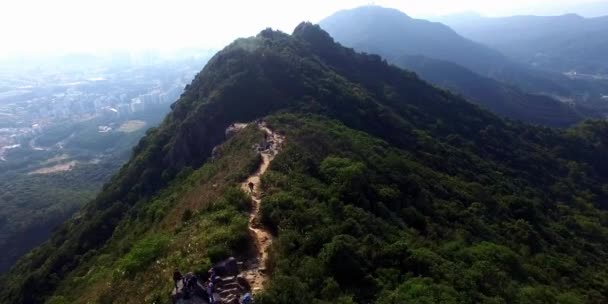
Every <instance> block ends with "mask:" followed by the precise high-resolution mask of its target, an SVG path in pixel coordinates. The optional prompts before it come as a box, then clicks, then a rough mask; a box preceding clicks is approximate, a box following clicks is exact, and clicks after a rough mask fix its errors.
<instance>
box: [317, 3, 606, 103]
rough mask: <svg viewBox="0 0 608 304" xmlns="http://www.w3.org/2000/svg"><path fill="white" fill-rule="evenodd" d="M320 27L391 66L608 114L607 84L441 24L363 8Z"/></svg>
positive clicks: (341, 12)
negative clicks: (534, 63) (455, 72)
mask: <svg viewBox="0 0 608 304" xmlns="http://www.w3.org/2000/svg"><path fill="white" fill-rule="evenodd" d="M320 25H321V26H322V27H323V29H325V30H327V31H328V32H329V33H330V35H332V37H334V38H335V39H336V40H337V41H338V42H340V43H342V44H343V45H345V46H348V47H353V48H355V49H356V50H358V51H363V52H368V53H374V54H379V55H381V56H383V57H384V58H387V60H389V61H390V62H393V63H399V61H398V60H399V59H400V58H401V57H403V56H406V55H410V56H425V57H429V58H432V59H439V60H443V61H448V62H452V63H455V64H458V65H460V66H463V67H465V68H467V69H469V70H471V71H473V72H475V73H477V74H479V75H481V76H484V77H489V78H493V79H496V80H499V81H500V82H503V83H505V84H507V85H509V86H516V87H518V88H520V89H522V90H523V91H524V92H529V93H534V94H542V95H548V96H553V97H557V98H559V99H563V100H572V101H574V102H576V103H577V104H581V105H590V106H593V108H594V109H601V110H602V113H606V109H605V106H604V104H605V103H604V102H602V100H601V96H602V94H605V92H606V89H607V87H608V86H607V85H606V84H605V83H598V82H597V81H589V80H587V79H570V78H568V77H566V76H564V75H563V74H562V73H556V72H551V71H544V70H540V69H536V68H533V67H531V66H529V65H526V64H522V63H519V62H517V61H512V60H510V59H508V58H507V57H505V56H504V55H502V54H500V53H498V52H497V51H494V50H491V49H489V48H487V47H485V46H483V45H480V44H477V43H475V42H472V41H470V40H468V39H465V38H463V37H462V36H460V35H458V34H457V33H456V32H454V31H453V30H452V29H450V28H449V27H447V26H445V25H443V24H441V23H432V22H429V21H425V20H418V19H412V18H410V17H409V16H407V15H405V14H404V13H401V12H400V11H397V10H394V9H388V8H383V7H377V6H364V7H360V8H355V9H352V10H346V11H340V12H337V13H335V14H334V15H332V16H329V17H327V18H326V19H324V20H322V21H321V22H320ZM519 32H520V31H514V32H513V33H519ZM497 36H498V35H497ZM539 41H542V40H539Z"/></svg>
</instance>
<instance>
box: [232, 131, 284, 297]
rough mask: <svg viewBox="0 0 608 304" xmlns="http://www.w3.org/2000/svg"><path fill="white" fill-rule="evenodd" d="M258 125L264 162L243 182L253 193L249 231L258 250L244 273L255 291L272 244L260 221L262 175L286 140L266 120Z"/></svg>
mask: <svg viewBox="0 0 608 304" xmlns="http://www.w3.org/2000/svg"><path fill="white" fill-rule="evenodd" d="M258 127H259V128H260V130H262V131H264V132H265V133H266V140H265V141H264V143H263V144H262V145H261V146H260V147H258V151H259V153H260V155H261V156H262V164H261V165H260V167H259V168H258V170H257V171H256V172H255V173H254V174H252V175H251V176H249V177H248V178H247V180H246V181H244V182H243V183H242V184H241V188H242V189H243V191H245V192H247V193H250V195H251V204H252V208H251V212H250V214H249V231H250V232H251V234H252V236H253V238H254V240H255V245H256V250H257V256H256V258H255V259H254V260H252V261H249V262H247V263H246V270H245V271H243V273H242V274H243V276H244V277H245V278H246V279H247V281H248V282H249V285H250V286H251V290H252V291H253V292H256V291H259V290H261V289H262V288H263V287H264V283H265V282H266V279H267V274H266V267H265V266H266V261H267V260H268V248H269V247H270V245H271V244H272V235H271V234H270V232H268V230H266V229H265V228H264V227H262V224H261V222H260V203H261V197H262V196H261V195H262V193H261V190H260V177H261V176H262V175H263V174H264V173H265V172H266V170H267V169H268V166H269V165H270V162H272V160H273V159H274V157H275V156H276V155H277V154H278V153H279V151H280V150H281V146H282V143H283V141H284V140H285V137H284V136H282V135H279V134H277V133H275V132H273V131H272V130H270V129H269V128H268V127H267V126H266V124H265V123H264V122H260V123H258ZM249 183H253V185H254V187H253V191H250V189H249Z"/></svg>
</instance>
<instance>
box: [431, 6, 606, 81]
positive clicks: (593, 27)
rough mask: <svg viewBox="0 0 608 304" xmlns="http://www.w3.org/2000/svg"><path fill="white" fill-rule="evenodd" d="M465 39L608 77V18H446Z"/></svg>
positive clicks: (549, 66)
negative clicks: (607, 33)
mask: <svg viewBox="0 0 608 304" xmlns="http://www.w3.org/2000/svg"><path fill="white" fill-rule="evenodd" d="M442 21H445V22H446V23H447V24H448V25H449V26H450V27H452V28H454V29H455V30H456V31H457V32H458V33H460V34H461V35H464V36H465V37H467V38H469V39H472V40H474V41H478V42H480V43H483V44H486V45H489V46H491V47H493V48H495V49H497V50H499V51H501V52H503V53H504V54H506V55H508V56H510V57H512V58H515V59H517V60H520V61H522V62H526V63H530V64H533V65H535V66H539V67H542V68H545V69H550V70H554V71H557V72H570V71H576V72H579V73H582V74H593V75H596V74H600V75H607V74H608V63H607V62H608V55H607V54H608V37H606V32H607V31H608V17H597V18H583V17H581V16H578V15H574V14H569V15H563V16H514V17H504V18H486V17H481V16H469V18H449V17H446V18H444V19H442Z"/></svg>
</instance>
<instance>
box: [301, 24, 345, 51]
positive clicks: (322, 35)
mask: <svg viewBox="0 0 608 304" xmlns="http://www.w3.org/2000/svg"><path fill="white" fill-rule="evenodd" d="M293 36H294V37H296V38H299V39H302V40H304V41H306V42H308V43H310V44H312V45H315V46H321V45H325V46H328V45H333V44H335V41H334V39H333V38H332V37H331V36H330V35H329V34H328V33H327V32H326V31H324V30H323V29H322V28H321V27H320V26H319V25H318V24H312V23H310V22H302V23H300V24H299V25H298V26H297V27H296V28H295V29H294V31H293Z"/></svg>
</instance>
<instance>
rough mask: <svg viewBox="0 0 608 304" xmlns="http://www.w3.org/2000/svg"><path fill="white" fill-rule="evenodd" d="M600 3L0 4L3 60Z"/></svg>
mask: <svg viewBox="0 0 608 304" xmlns="http://www.w3.org/2000/svg"><path fill="white" fill-rule="evenodd" d="M597 1H598V0H422V1H421V0H379V1H360V0H323V1H321V0H297V1H291V0H257V1H256V0H241V1H236V0H214V1H208V0H158V1H157V0H0V56H5V55H7V54H10V53H13V54H14V53H21V54H23V53H39V52H65V51H93V50H105V49H115V48H131V49H132V48H160V49H170V48H177V47H186V46H198V47H205V48H221V47H223V46H224V45H226V44H227V43H229V42H230V41H232V40H234V39H235V38H238V37H243V36H251V35H254V34H256V33H257V32H259V31H260V30H262V29H264V28H266V27H273V28H275V29H280V30H283V31H285V32H291V30H292V29H293V28H294V27H295V26H296V25H297V24H298V23H299V22H300V21H303V20H309V21H313V22H317V21H319V20H321V19H322V18H323V17H326V16H328V15H330V14H331V13H333V12H335V11H337V10H340V9H344V8H352V7H356V6H361V5H365V4H371V3H374V4H378V5H382V6H386V7H394V8H398V9H400V10H402V11H403V12H405V13H407V14H409V15H411V16H415V17H425V16H437V15H445V14H451V13H458V12H462V11H477V12H479V13H481V14H484V15H491V16H496V15H509V14H514V13H538V14H543V12H542V11H539V9H540V10H542V9H543V8H551V9H552V10H551V13H555V11H556V8H557V10H558V11H559V7H561V6H564V5H572V4H580V3H583V2H597Z"/></svg>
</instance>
